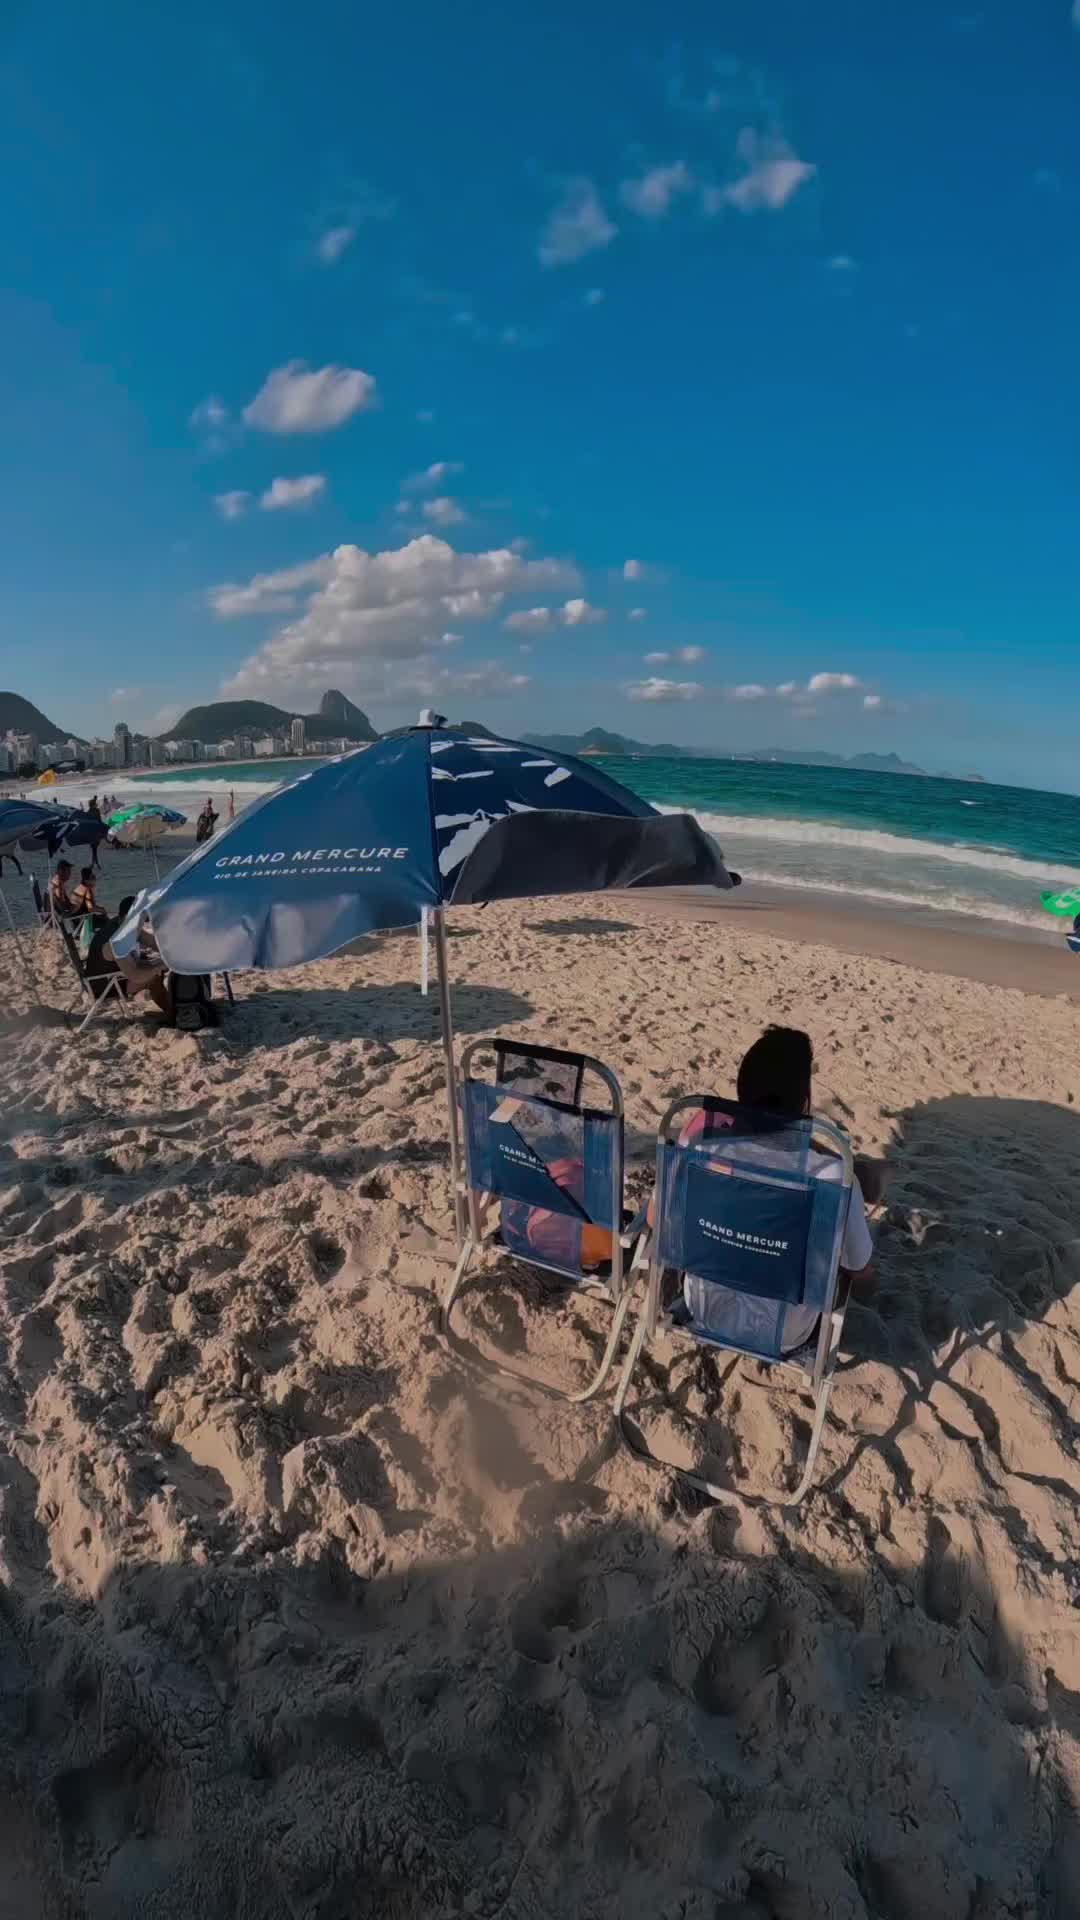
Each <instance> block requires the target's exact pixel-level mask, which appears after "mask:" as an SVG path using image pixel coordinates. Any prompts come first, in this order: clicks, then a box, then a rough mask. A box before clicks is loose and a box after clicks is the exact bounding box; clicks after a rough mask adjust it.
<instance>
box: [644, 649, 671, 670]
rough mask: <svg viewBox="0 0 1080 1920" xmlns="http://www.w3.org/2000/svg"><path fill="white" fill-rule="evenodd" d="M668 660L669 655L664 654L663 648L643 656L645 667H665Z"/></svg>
mask: <svg viewBox="0 0 1080 1920" xmlns="http://www.w3.org/2000/svg"><path fill="white" fill-rule="evenodd" d="M670 659H671V655H670V653H667V652H665V650H664V648H663V647H660V648H658V649H657V651H656V652H655V653H647V654H645V655H644V660H645V665H646V666H647V667H666V666H667V663H668V661H669V660H670Z"/></svg>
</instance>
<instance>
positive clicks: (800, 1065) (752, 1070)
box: [735, 1027, 889, 1273]
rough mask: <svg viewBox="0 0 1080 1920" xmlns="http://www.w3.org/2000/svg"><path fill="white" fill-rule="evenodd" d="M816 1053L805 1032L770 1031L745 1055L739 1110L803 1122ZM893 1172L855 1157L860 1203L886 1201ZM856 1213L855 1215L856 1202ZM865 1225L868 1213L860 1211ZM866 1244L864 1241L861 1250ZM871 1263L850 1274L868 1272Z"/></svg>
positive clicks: (739, 1082) (737, 1087)
mask: <svg viewBox="0 0 1080 1920" xmlns="http://www.w3.org/2000/svg"><path fill="white" fill-rule="evenodd" d="M813 1081H814V1049H813V1045H812V1043H811V1040H810V1035H809V1034H808V1033H804V1032H803V1031H802V1029H801V1027H766V1029H765V1031H764V1033H762V1034H760V1035H759V1036H758V1038H757V1039H756V1040H755V1041H754V1044H753V1046H752V1047H749V1048H748V1049H747V1051H746V1052H745V1053H744V1055H743V1057H742V1060H741V1062H740V1064H739V1073H738V1078H737V1080H736V1082H735V1091H736V1095H737V1097H738V1101H739V1104H740V1106H743V1107H755V1108H756V1109H757V1111H758V1112H759V1113H775V1114H778V1115H780V1116H782V1117H783V1118H784V1119H788V1120H801V1119H803V1118H804V1117H805V1116H806V1115H807V1114H809V1113H811V1112H812V1111H813ZM888 1174H889V1169H888V1167H887V1166H886V1164H885V1162H884V1160H871V1159H870V1158H868V1157H867V1156H866V1155H865V1154H857V1155H856V1156H855V1176H856V1179H857V1181H858V1193H859V1200H860V1201H866V1202H868V1203H869V1204H870V1206H872V1207H874V1206H877V1204H878V1202H879V1201H881V1200H883V1199H884V1197H885V1188H886V1186H887V1184H888ZM852 1211H853V1212H855V1211H856V1205H855V1199H854V1196H853V1197H852ZM858 1211H859V1212H861V1213H862V1215H863V1218H864V1220H865V1207H860V1208H858ZM861 1244H862V1242H861V1241H860V1245H861ZM868 1261H869V1254H868V1255H867V1258H866V1260H864V1261H861V1262H859V1263H858V1266H856V1267H852V1266H851V1264H850V1263H849V1262H848V1261H846V1260H845V1262H844V1266H845V1268H846V1269H847V1271H848V1272H849V1273H850V1272H857V1271H859V1270H860V1268H864V1267H865V1266H866V1265H867V1263H868Z"/></svg>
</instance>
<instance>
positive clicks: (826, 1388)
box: [784, 1379, 832, 1507]
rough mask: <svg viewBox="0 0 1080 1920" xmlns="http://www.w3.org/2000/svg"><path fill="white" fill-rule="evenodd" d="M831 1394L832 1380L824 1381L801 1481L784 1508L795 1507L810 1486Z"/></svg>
mask: <svg viewBox="0 0 1080 1920" xmlns="http://www.w3.org/2000/svg"><path fill="white" fill-rule="evenodd" d="M831 1392H832V1380H831V1379H828V1380H824V1381H823V1382H822V1384H821V1386H820V1387H819V1388H818V1390H817V1395H816V1399H817V1406H816V1408H815V1410H814V1425H813V1428H812V1429H811V1433H810V1446H809V1450H808V1452H807V1455H806V1465H805V1467H804V1468H803V1474H802V1479H801V1480H800V1481H799V1484H798V1486H797V1487H796V1489H795V1491H794V1493H790V1494H788V1496H787V1499H786V1500H785V1502H784V1505H785V1506H789V1507H797V1506H798V1505H799V1502H800V1501H801V1499H802V1497H803V1495H804V1494H805V1492H806V1490H807V1488H808V1487H809V1486H810V1483H811V1481H812V1480H813V1478H814V1468H815V1467H816V1465H817V1457H818V1448H819V1447H820V1445H821V1436H822V1434H823V1433H824V1431H825V1415H826V1413H827V1412H828V1409H829V1395H830V1393H831Z"/></svg>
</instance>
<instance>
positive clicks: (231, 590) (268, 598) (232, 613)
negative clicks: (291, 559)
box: [207, 554, 333, 620]
mask: <svg viewBox="0 0 1080 1920" xmlns="http://www.w3.org/2000/svg"><path fill="white" fill-rule="evenodd" d="M332 570H333V561H332V559H331V557H330V555H329V554H325V555H323V557H322V558H321V559H319V560H308V561H305V562H304V563H303V564H302V565H300V566H298V567H284V568H282V569H281V571H280V572H278V573H257V574H256V575H255V577H254V579H253V580H249V581H248V582H247V584H246V585H245V586H237V585H236V584H235V582H233V581H226V582H225V584H224V585H223V586H220V587H211V588H210V591H209V593H208V595H207V599H208V601H209V603H210V606H211V608H212V610H213V612H214V613H216V615H217V617H218V619H219V620H239V619H242V618H244V617H245V615H247V614H258V613H293V612H295V610H296V608H297V606H298V604H299V598H298V596H299V594H300V593H301V591H302V589H303V588H305V587H313V586H317V585H318V584H319V583H320V582H322V581H324V580H328V579H329V578H330V575H331V572H332Z"/></svg>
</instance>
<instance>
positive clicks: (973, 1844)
mask: <svg viewBox="0 0 1080 1920" xmlns="http://www.w3.org/2000/svg"><path fill="white" fill-rule="evenodd" d="M493 1411H494V1409H493ZM492 1437H493V1442H494V1440H495V1439H496V1438H497V1435H495V1434H494V1433H493V1436H492ZM336 1444H339V1445H340V1447H341V1448H342V1449H343V1450H344V1452H343V1454H342V1458H344V1457H345V1453H349V1450H350V1449H351V1450H352V1453H355V1455H356V1458H355V1459H352V1457H351V1454H350V1474H351V1476H352V1483H353V1485H354V1487H355V1490H356V1491H355V1500H354V1505H353V1508H352V1512H353V1532H352V1533H351V1534H349V1535H348V1540H349V1544H348V1545H347V1546H346V1545H344V1544H342V1543H335V1544H333V1545H331V1546H330V1547H327V1546H326V1544H325V1540H324V1543H323V1544H322V1546H321V1547H319V1548H318V1549H316V1548H315V1547H314V1546H313V1545H312V1544H310V1542H312V1541H313V1540H314V1536H309V1545H308V1548H307V1551H306V1553H305V1551H304V1542H303V1517H302V1515H294V1516H293V1518H292V1520H291V1521H290V1522H288V1523H287V1524H286V1533H288V1534H290V1535H291V1536H292V1537H293V1539H294V1540H295V1541H296V1542H297V1544H298V1557H299V1561H300V1563H299V1564H295V1563H294V1564H286V1562H285V1559H284V1556H281V1557H278V1558H277V1559H276V1560H275V1559H271V1560H263V1561H261V1562H260V1563H259V1564H251V1560H250V1555H249V1556H248V1557H247V1558H246V1559H245V1556H244V1555H243V1554H242V1553H241V1556H240V1558H238V1559H237V1558H233V1559H231V1560H226V1561H224V1562H223V1563H222V1564H219V1565H215V1566H207V1567H202V1568H197V1567H187V1568H179V1567H175V1566H164V1565H159V1564H156V1563H155V1564H145V1565H142V1566H134V1567H130V1568H127V1569H125V1570H124V1571H123V1572H121V1573H117V1574H114V1575H113V1576H112V1577H111V1578H109V1579H108V1580H107V1581H106V1583H105V1585H104V1587H103V1589H102V1591H101V1592H100V1593H99V1594H98V1595H97V1596H96V1598H94V1599H93V1600H90V1599H88V1598H87V1597H86V1596H85V1595H83V1596H76V1595H75V1594H73V1593H71V1592H70V1591H67V1590H65V1589H64V1588H63V1587H62V1586H60V1585H58V1584H55V1583H54V1580H53V1578H52V1575H51V1573H50V1571H49V1568H48V1562H47V1559H46V1555H45V1542H44V1537H43V1536H42V1535H41V1533H40V1531H39V1530H38V1528H37V1527H36V1525H35V1526H33V1527H32V1528H31V1529H30V1530H29V1532H28V1533H27V1534H25V1535H24V1537H23V1538H22V1540H21V1542H20V1546H21V1550H22V1556H23V1557H22V1562H21V1564H20V1565H19V1566H18V1567H16V1568H14V1569H9V1571H10V1572H13V1573H14V1578H11V1577H9V1580H8V1583H7V1584H6V1585H5V1587H4V1589H3V1592H2V1597H0V1659H2V1663H3V1677H4V1687H3V1696H2V1701H3V1704H2V1711H3V1719H4V1726H5V1732H6V1738H5V1741H4V1744H3V1748H2V1750H0V1833H2V1837H3V1843H4V1882H5V1896H4V1911H5V1912H7V1913H10V1914H12V1915H13V1916H14V1915H20V1916H24V1915H25V1916H27V1920H29V1917H30V1916H33V1920H106V1916H108V1920H143V1917H144V1916H149V1915H153V1916H154V1917H155V1920H181V1916H182V1917H183V1920H189V1916H191V1915H198V1916H199V1917H200V1920H298V1916H304V1917H305V1920H354V1917H355V1916H368V1917H370V1920H430V1916H433V1915H436V1914H441V1915H446V1916H458V1915H485V1916H489V1917H490V1920H495V1916H503V1917H504V1920H510V1917H511V1916H512V1917H514V1920H531V1917H532V1916H539V1915H543V1916H545V1920H571V1917H573V1920H576V1917H577V1916H578V1915H582V1914H589V1915H594V1916H597V1920H604V1917H606V1916H609V1915H610V1916H612V1917H613V1920H614V1916H620V1920H621V1917H622V1916H627V1915H633V1916H642V1917H644V1916H647V1915H648V1916H659V1915H663V1916H670V1917H671V1920H674V1916H676V1915H679V1916H685V1917H686V1920H817V1916H821V1917H822V1920H824V1916H826V1915H828V1916H841V1915H842V1916H844V1920H914V1916H916V1915H918V1916H920V1917H922V1916H925V1920H994V1917H995V1916H999V1915H1004V1914H1006V1913H1013V1914H1019V1913H1021V1912H1022V1913H1024V1914H1031V1915H1035V1914H1043V1913H1045V1914H1046V1915H1050V1914H1054V1915H1060V1916H1061V1920H1068V1917H1069V1916H1075V1915H1076V1914H1077V1912H1078V1911H1080V1907H1078V1898H1080V1896H1078V1892H1077V1872H1078V1868H1080V1828H1078V1824H1077V1816H1076V1811H1075V1807H1074V1804H1073V1800H1072V1797H1071V1795H1070V1791H1069V1788H1068V1784H1067V1777H1066V1776H1067V1770H1068V1764H1069V1762H1068V1756H1069V1750H1070V1746H1071V1744H1072V1743H1073V1742H1074V1741H1075V1740H1076V1739H1077V1737H1078V1735H1080V1700H1078V1699H1077V1696H1075V1695H1073V1694H1070V1693H1069V1692H1068V1690H1067V1689H1065V1688H1062V1687H1060V1686H1059V1685H1057V1684H1056V1683H1055V1682H1054V1681H1053V1676H1052V1675H1051V1676H1050V1680H1049V1682H1048V1683H1047V1684H1045V1685H1044V1684H1043V1683H1042V1682H1040V1681H1039V1679H1038V1678H1035V1677H1032V1676H1030V1675H1029V1674H1027V1672H1026V1671H1025V1666H1024V1660H1023V1656H1022V1653H1021V1651H1020V1649H1019V1648H1018V1647H1017V1645H1016V1644H1015V1643H1014V1642H1013V1641H1012V1640H1011V1639H1010V1637H1009V1635H1008V1634H1007V1633H1006V1632H1005V1631H1004V1629H1003V1626H1002V1623H1001V1621H1000V1618H999V1615H998V1612H997V1609H996V1606H995V1602H994V1597H993V1595H992V1593H991V1592H990V1591H989V1590H988V1588H987V1586H986V1583H985V1580H984V1579H983V1577H982V1575H981V1574H980V1572H979V1571H978V1569H976V1568H973V1567H971V1566H970V1565H966V1566H964V1567H962V1568H958V1569H951V1570H946V1571H947V1572H948V1573H949V1575H950V1577H949V1578H948V1579H947V1580H946V1581H944V1582H943V1579H942V1568H941V1566H940V1564H939V1562H938V1561H937V1560H930V1561H928V1563H927V1564H926V1565H925V1566H919V1565H915V1566H912V1567H910V1568H907V1569H904V1573H905V1578H904V1579H903V1580H900V1579H899V1578H898V1577H897V1573H896V1571H895V1569H888V1568H886V1567H885V1566H884V1565H883V1564H881V1563H880V1562H877V1561H875V1560H873V1559H872V1558H871V1559H869V1560H868V1561H867V1563H866V1564H865V1565H863V1566H862V1567H861V1568H859V1569H858V1570H857V1571H856V1570H851V1569H848V1570H840V1569H838V1567H837V1566H836V1565H827V1564H823V1563H821V1562H819V1561H818V1560H817V1559H816V1558H815V1556H814V1554H813V1552H812V1551H811V1550H810V1549H809V1548H808V1547H803V1546H802V1545H800V1544H799V1543H798V1542H795V1543H791V1542H788V1543H787V1545H786V1546H785V1548H784V1550H783V1551H780V1552H775V1553H766V1554H764V1555H758V1556H756V1557H752V1558H751V1557H746V1556H740V1555H738V1554H736V1553H734V1552H732V1551H731V1550H730V1549H729V1547H728V1544H727V1542H726V1540H725V1539H724V1538H723V1537H722V1535H721V1533H720V1530H719V1527H718V1525H717V1524H715V1523H714V1525H713V1527H712V1529H711V1537H710V1529H709V1528H705V1529H704V1530H703V1531H699V1534H698V1536H697V1538H696V1539H690V1538H688V1537H687V1535H686V1533H685V1530H684V1533H683V1537H682V1539H681V1541H676V1540H674V1539H672V1538H665V1537H660V1536H658V1535H657V1534H655V1533H653V1532H651V1531H649V1530H647V1529H644V1528H640V1527H636V1526H633V1525H628V1524H625V1523H623V1522H620V1521H617V1520H615V1519H609V1518H607V1517H605V1514H604V1508H605V1505H606V1501H605V1496H604V1495H603V1494H602V1493H600V1492H599V1491H598V1490H597V1489H596V1488H591V1489H588V1490H587V1491H589V1492H591V1494H592V1496H593V1497H592V1499H591V1501H589V1502H587V1503H585V1509H584V1517H582V1501H581V1499H580V1498H577V1497H575V1496H576V1494H578V1493H579V1492H580V1491H583V1490H578V1489H575V1487H574V1486H573V1485H572V1484H570V1483H567V1484H565V1485H563V1486H562V1487H559V1486H556V1485H554V1484H552V1483H547V1485H546V1486H544V1487H540V1488H537V1489H536V1490H535V1493H536V1497H535V1500H534V1504H533V1507H532V1513H533V1526H532V1528H531V1529H530V1527H529V1524H528V1522H529V1514H530V1504H529V1500H530V1496H529V1494H528V1493H526V1495H525V1497H524V1499H523V1503H522V1508H521V1517H522V1521H523V1527H524V1532H525V1535H526V1537H525V1540H524V1542H523V1544H522V1545H520V1546H518V1547H516V1548H511V1549H507V1550H503V1551H490V1552H481V1553H480V1554H478V1555H477V1556H475V1557H471V1556H467V1557H462V1558H459V1559H456V1560H454V1559H450V1560H448V1561H446V1562H442V1563H439V1564H430V1563H428V1564H425V1563H423V1562H421V1563H418V1564H417V1565H415V1566H413V1567H411V1568H410V1569H409V1570H408V1572H407V1573H406V1572H402V1573H401V1574H400V1575H395V1574H382V1575H376V1576H375V1577H367V1576H366V1575H365V1574H363V1573H361V1572H358V1571H357V1570H356V1568H357V1566H359V1565H362V1564H363V1563H364V1561H365V1557H366V1558H367V1560H368V1562H369V1563H370V1562H371V1561H372V1560H374V1561H377V1560H378V1558H379V1557H381V1555H382V1554H383V1553H387V1552H390V1553H392V1552H393V1551H394V1548H393V1542H394V1540H395V1538H398V1539H400V1538H402V1537H403V1536H404V1535H406V1534H407V1533H408V1531H409V1530H410V1529H411V1528H412V1527H414V1526H415V1525H416V1524H417V1523H418V1522H419V1521H421V1520H422V1519H423V1518H424V1517H425V1516H424V1515H423V1514H418V1513H410V1512H398V1511H397V1510H396V1509H395V1507H394V1504H393V1492H392V1488H391V1486H390V1483H389V1482H388V1480H387V1478H386V1475H385V1473H384V1472H383V1471H382V1468H381V1462H380V1460H379V1458H378V1455H377V1451H376V1450H375V1449H373V1448H372V1445H371V1442H370V1441H369V1440H367V1439H366V1438H365V1437H364V1436H363V1435H357V1436H354V1437H348V1436H345V1437H343V1438H342V1439H341V1441H340V1442H339V1443H336ZM514 1464H515V1463H514V1461H513V1459H511V1460H509V1462H508V1463H507V1465H506V1471H508V1472H511V1473H512V1470H513V1467H514ZM20 1471H21V1470H20ZM177 1481H178V1484H182V1467H178V1469H177ZM428 1484H429V1487H430V1490H431V1494H432V1496H434V1494H435V1492H436V1491H437V1488H436V1484H435V1482H434V1481H432V1480H431V1479H430V1476H429V1482H428ZM515 1484H516V1483H515ZM560 1511H561V1513H562V1515H563V1518H562V1523H561V1524H562V1529H563V1531H562V1532H561V1534H555V1533H553V1531H552V1527H553V1522H554V1520H555V1518H556V1516H557V1515H559V1514H560ZM570 1513H574V1514H576V1515H577V1518H576V1519H575V1520H574V1522H573V1524H572V1526H569V1527H568V1525H567V1520H566V1516H567V1515H568V1514H570ZM718 1518H719V1517H717V1520H718ZM347 1531H348V1530H347V1529H346V1532H347ZM530 1531H531V1536H532V1537H531V1538H530V1537H528V1536H529V1533H530ZM350 1560H351V1562H352V1564H351V1565H350Z"/></svg>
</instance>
